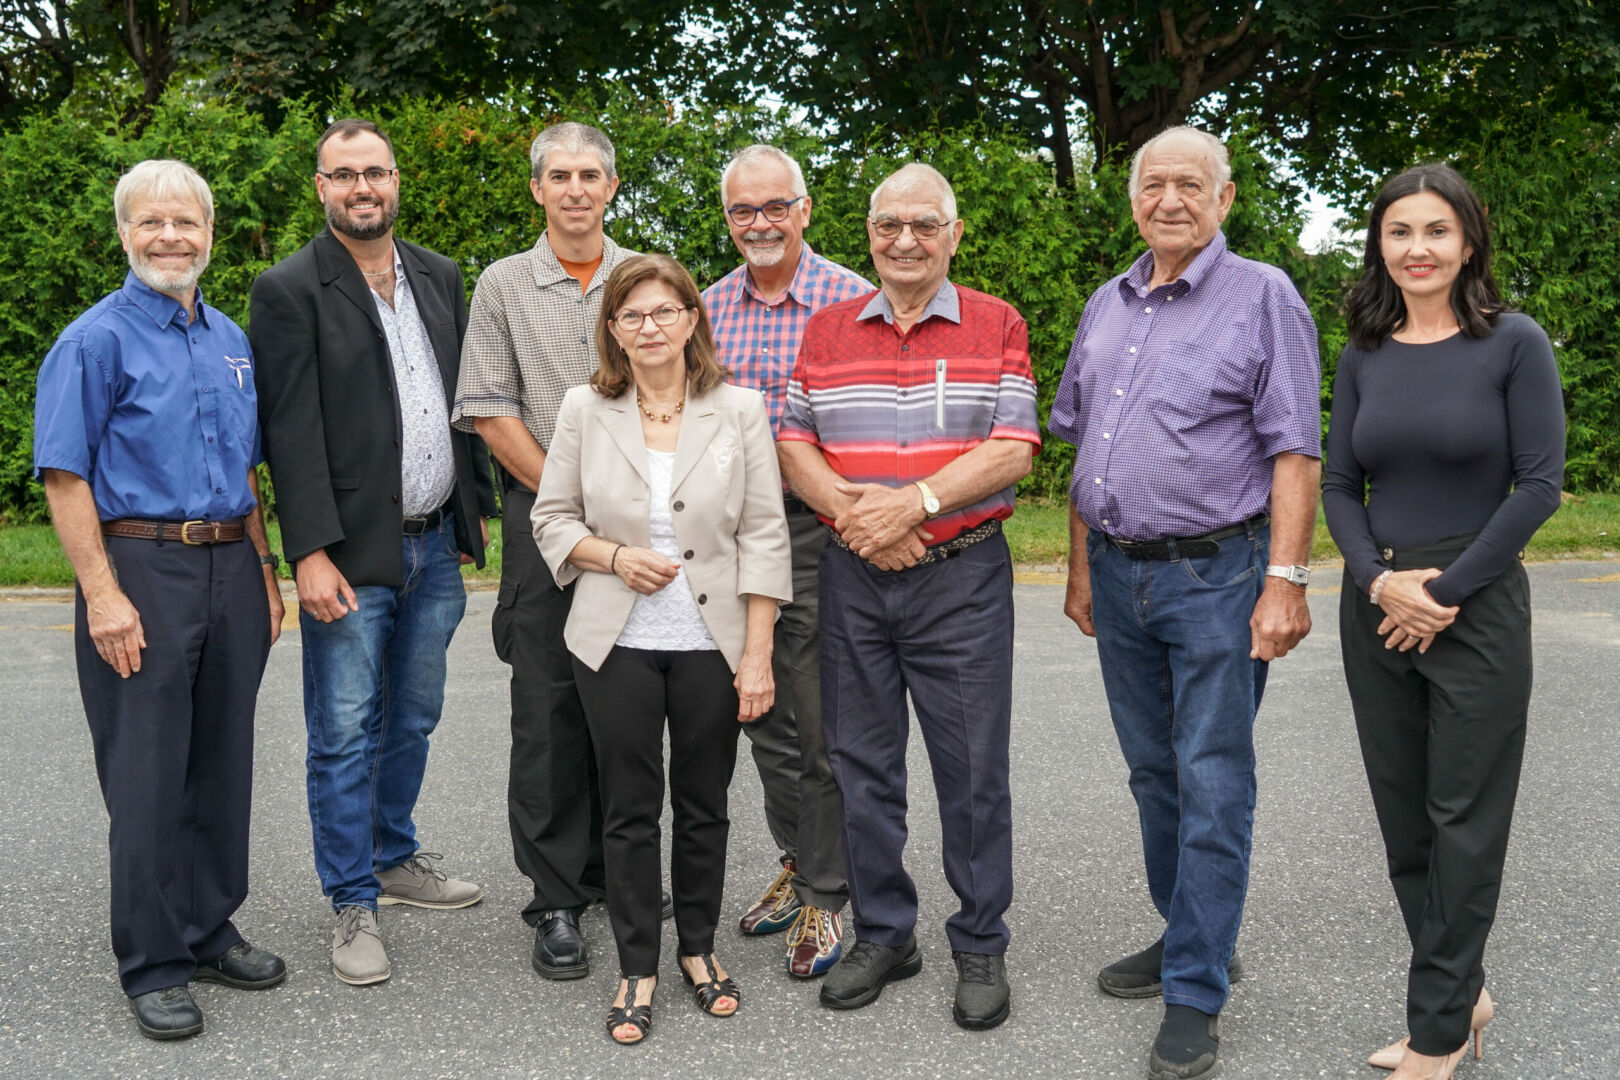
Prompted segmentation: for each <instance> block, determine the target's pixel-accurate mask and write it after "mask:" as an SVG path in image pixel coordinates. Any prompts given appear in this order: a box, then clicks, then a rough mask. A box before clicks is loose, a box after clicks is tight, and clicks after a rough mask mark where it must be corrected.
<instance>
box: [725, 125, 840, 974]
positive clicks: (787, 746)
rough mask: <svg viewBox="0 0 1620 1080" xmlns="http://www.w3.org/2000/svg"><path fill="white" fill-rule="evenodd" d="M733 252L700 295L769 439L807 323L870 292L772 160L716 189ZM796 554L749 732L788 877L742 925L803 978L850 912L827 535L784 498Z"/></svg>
mask: <svg viewBox="0 0 1620 1080" xmlns="http://www.w3.org/2000/svg"><path fill="white" fill-rule="evenodd" d="M720 195H721V199H722V201H723V203H724V206H725V212H726V224H727V227H728V228H729V229H730V232H731V240H732V243H734V244H736V245H737V251H738V253H739V254H741V255H742V257H743V259H744V260H745V262H744V263H743V264H742V265H741V266H739V267H737V269H735V270H733V271H732V272H731V273H729V274H727V275H726V276H725V277H723V278H721V279H720V280H719V281H718V282H716V283H715V284H714V285H712V286H710V287H709V289H708V291H706V292H705V293H704V294H703V306H704V308H705V309H706V310H707V311H708V314H709V322H710V324H711V325H712V326H713V327H714V337H715V344H716V345H717V346H718V347H719V350H720V359H721V362H722V363H724V364H725V365H726V366H727V367H729V368H730V369H731V377H732V381H733V382H735V383H737V384H738V385H740V386H749V387H753V388H754V389H756V390H759V391H760V392H761V393H763V394H764V395H765V403H766V406H767V407H768V408H769V409H770V414H771V425H772V430H773V431H774V430H775V429H776V427H777V425H778V424H779V423H780V421H781V417H782V408H783V404H784V402H785V401H786V398H787V384H788V376H789V375H791V374H792V372H793V364H794V361H795V360H796V359H797V358H798V355H799V342H800V340H801V339H802V338H803V336H804V326H805V323H806V322H808V321H809V319H810V316H811V315H812V314H814V313H815V312H817V311H819V310H821V309H822V308H824V307H826V306H827V305H829V304H835V303H837V302H839V301H841V300H848V299H850V298H851V297H855V296H861V295H864V294H867V293H870V292H872V286H871V284H870V283H868V282H867V281H866V279H865V278H863V277H861V276H860V275H859V274H856V273H854V272H852V271H850V270H846V269H845V268H844V267H842V266H839V265H838V264H837V263H835V262H832V261H830V260H828V259H824V258H822V257H821V256H820V255H817V254H816V253H815V252H814V251H811V250H810V247H809V245H807V244H806V243H805V242H804V230H805V227H806V226H807V225H808V224H809V223H810V205H811V200H810V196H809V193H808V191H807V189H806V188H805V184H804V173H803V172H802V171H801V170H800V169H799V165H798V163H797V162H795V161H794V160H793V159H792V158H791V157H789V156H788V155H787V154H784V153H783V152H782V151H780V150H778V149H776V148H775V147H774V146H764V145H757V144H756V145H754V146H749V147H746V148H744V149H742V150H739V151H738V152H737V153H736V154H735V155H734V156H733V157H732V159H731V161H730V163H728V164H727V165H726V168H725V171H724V172H723V173H722V174H721V177H720ZM784 500H785V502H786V504H787V517H788V528H789V530H790V532H791V534H792V542H793V602H792V603H790V604H784V605H783V606H782V616H781V618H780V619H779V620H778V621H777V624H776V649H775V667H776V706H775V707H774V708H773V709H771V711H770V712H769V713H767V714H766V715H765V716H763V717H761V718H760V719H759V720H757V721H755V722H754V723H752V724H749V725H747V726H746V727H745V728H744V729H743V730H744V731H746V732H747V733H748V737H749V739H750V740H752V742H753V744H754V763H755V765H757V766H758V767H759V778H760V782H761V784H763V786H764V788H765V821H766V823H767V825H769V827H770V830H771V837H772V838H773V839H774V840H775V841H776V846H777V847H778V848H779V849H780V850H781V852H782V872H781V873H780V874H778V875H777V878H776V880H775V881H774V882H772V883H771V886H770V887H769V888H768V889H766V890H765V893H764V895H762V896H761V897H760V898H759V901H758V902H757V903H755V904H754V906H753V907H752V908H750V909H749V910H748V912H747V913H746V914H745V915H743V917H742V921H741V923H740V924H739V927H740V929H741V930H742V932H743V933H745V934H772V933H776V932H779V931H781V930H786V929H789V927H791V930H790V931H789V933H788V947H787V969H788V972H789V973H790V974H793V975H797V976H799V977H800V978H810V977H812V976H815V975H820V974H822V973H824V972H825V971H826V970H827V969H828V968H830V967H832V965H833V964H834V963H836V962H837V961H838V957H839V954H840V949H841V947H842V946H841V945H840V941H841V939H842V937H843V927H842V922H841V916H840V913H841V912H842V911H843V908H844V904H845V902H846V901H847V900H848V899H849V884H848V881H847V880H846V878H847V873H848V871H847V868H846V866H845V860H844V836H843V828H844V815H843V801H842V799H841V798H840V797H839V794H838V785H837V784H836V783H835V782H834V781H833V774H832V767H831V765H829V764H828V762H827V744H826V742H825V741H824V740H823V738H822V734H821V639H820V632H819V628H818V627H817V620H816V595H817V584H816V563H817V561H818V560H819V559H820V558H821V552H822V550H823V549H824V548H825V547H826V546H827V528H826V526H824V525H822V524H821V523H820V522H819V521H817V520H816V515H815V512H814V511H813V510H811V509H810V508H809V507H808V506H806V505H805V504H804V503H803V502H801V501H800V500H799V499H798V498H797V497H796V496H794V495H793V494H792V493H791V492H789V493H786V494H785V496H784Z"/></svg>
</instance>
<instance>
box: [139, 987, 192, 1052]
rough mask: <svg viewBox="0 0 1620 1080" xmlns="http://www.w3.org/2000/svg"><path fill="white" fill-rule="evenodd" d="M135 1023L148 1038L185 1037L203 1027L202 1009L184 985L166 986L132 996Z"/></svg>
mask: <svg viewBox="0 0 1620 1080" xmlns="http://www.w3.org/2000/svg"><path fill="white" fill-rule="evenodd" d="M129 1007H130V1009H131V1011H133V1012H134V1013H135V1025H136V1026H137V1027H139V1028H140V1029H141V1034H142V1035H145V1036H146V1037H147V1038H148V1039H184V1038H186V1037H188V1036H191V1035H195V1034H197V1033H198V1032H199V1031H201V1030H202V1029H203V1018H202V1010H201V1009H199V1008H197V1003H196V1002H195V1001H193V1000H191V991H190V990H187V989H186V988H185V987H183V986H165V987H164V988H163V989H161V990H152V991H150V992H148V993H145V994H136V995H135V996H134V997H132V998H130V999H129Z"/></svg>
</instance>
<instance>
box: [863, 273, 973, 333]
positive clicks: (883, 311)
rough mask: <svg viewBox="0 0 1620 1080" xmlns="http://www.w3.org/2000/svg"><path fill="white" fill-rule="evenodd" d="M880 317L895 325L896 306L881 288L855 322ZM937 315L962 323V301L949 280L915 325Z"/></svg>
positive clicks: (931, 299) (932, 298)
mask: <svg viewBox="0 0 1620 1080" xmlns="http://www.w3.org/2000/svg"><path fill="white" fill-rule="evenodd" d="M880 315H881V316H882V317H883V321H884V322H886V323H888V324H889V325H890V326H893V325H894V306H893V305H891V304H890V303H889V294H888V293H886V292H884V291H883V290H882V289H881V288H880V289H878V291H877V292H876V293H874V294H873V296H872V299H870V300H868V301H867V302H866V306H865V307H863V308H862V309H861V313H860V314H859V315H857V316H855V321H856V322H863V321H865V320H867V319H874V318H877V317H878V316H880ZM935 315H938V316H939V317H940V318H942V319H949V320H950V321H951V322H953V323H956V324H957V325H959V326H960V325H961V323H962V299H961V297H959V296H958V295H957V294H956V286H955V285H952V284H951V283H950V281H949V280H948V279H947V280H946V282H945V284H943V285H941V286H940V287H939V291H938V292H936V293H935V294H934V295H933V296H932V297H931V298H930V299H929V301H928V304H927V306H926V307H924V308H923V309H922V314H921V315H919V316H917V322H916V323H914V324H913V325H917V326H920V325H921V324H923V323H925V322H927V321H928V320H929V319H930V318H932V317H933V316H935Z"/></svg>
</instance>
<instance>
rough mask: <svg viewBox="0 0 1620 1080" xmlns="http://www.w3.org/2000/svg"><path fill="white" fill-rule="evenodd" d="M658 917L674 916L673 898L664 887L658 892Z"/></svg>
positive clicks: (669, 917)
mask: <svg viewBox="0 0 1620 1080" xmlns="http://www.w3.org/2000/svg"><path fill="white" fill-rule="evenodd" d="M658 917H659V918H660V919H673V918H674V917H675V898H674V897H673V896H671V895H669V890H668V889H665V890H664V891H663V892H661V893H659V894H658Z"/></svg>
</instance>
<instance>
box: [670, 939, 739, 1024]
mask: <svg viewBox="0 0 1620 1080" xmlns="http://www.w3.org/2000/svg"><path fill="white" fill-rule="evenodd" d="M693 957H697V958H698V959H700V960H702V961H703V966H704V967H705V968H706V969H707V970H708V972H709V978H708V981H707V982H698V981H697V980H696V979H694V978H692V973H691V972H690V971H687V970H686V965H685V964H682V965H681V978H683V979H685V980H686V985H687V986H690V987H692V988H693V989H694V990H695V991H696V992H697V1003H698V1008H700V1009H702V1010H703V1011H704V1012H706V1013H708V1014H709V1015H710V1016H718V1017H720V1018H721V1019H724V1018H725V1017H728V1016H735V1015H736V1013H737V1010H738V1009H740V1008H742V991H741V990H738V989H737V983H736V980H734V979H732V978H731V977H730V976H727V977H726V978H724V979H722V978H720V972H719V970H718V969H717V968H716V967H715V963H714V953H708V954H706V955H705V954H702V953H687V954H686V955H685V956H682V957H681V958H680V959H682V960H690V959H692V958H693ZM723 997H728V998H730V999H731V1000H732V1001H735V1002H736V1003H737V1004H736V1005H735V1006H734V1007H733V1008H732V1010H731V1011H730V1012H715V1011H714V1006H715V1002H717V1001H719V1000H720V999H721V998H723Z"/></svg>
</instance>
